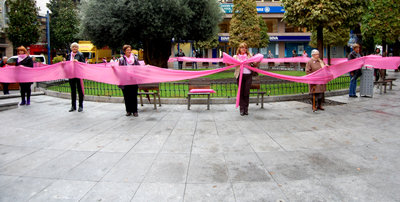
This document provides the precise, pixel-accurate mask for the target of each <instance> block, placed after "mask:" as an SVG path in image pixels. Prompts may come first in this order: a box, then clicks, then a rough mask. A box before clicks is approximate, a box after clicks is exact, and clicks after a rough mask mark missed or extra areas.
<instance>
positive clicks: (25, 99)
mask: <svg viewBox="0 0 400 202" xmlns="http://www.w3.org/2000/svg"><path fill="white" fill-rule="evenodd" d="M17 54H18V59H17V63H16V64H15V66H20V65H22V66H25V67H30V68H33V60H32V58H31V57H29V53H28V51H27V50H26V48H25V47H24V46H20V47H18V48H17ZM31 85H32V82H28V83H19V86H20V91H21V103H20V105H30V104H31Z"/></svg>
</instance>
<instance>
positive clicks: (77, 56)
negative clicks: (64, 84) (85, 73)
mask: <svg viewBox="0 0 400 202" xmlns="http://www.w3.org/2000/svg"><path fill="white" fill-rule="evenodd" d="M70 48H71V53H69V54H68V55H67V59H66V60H67V61H76V62H83V63H84V62H85V57H84V56H83V54H82V53H81V52H79V51H78V50H79V44H78V43H76V42H74V43H72V44H71V47H70ZM69 85H70V87H71V109H70V110H69V112H73V111H76V91H77V90H78V96H79V108H78V112H82V111H83V98H84V94H83V80H82V79H80V78H72V79H69Z"/></svg>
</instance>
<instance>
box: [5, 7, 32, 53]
mask: <svg viewBox="0 0 400 202" xmlns="http://www.w3.org/2000/svg"><path fill="white" fill-rule="evenodd" d="M7 6H8V8H9V12H8V17H9V20H10V22H9V23H8V28H7V29H6V33H7V36H8V38H9V39H10V41H11V42H12V43H13V45H14V47H18V46H25V47H27V46H30V45H31V44H34V43H36V42H37V41H38V40H39V37H40V23H39V21H38V18H37V16H38V9H37V8H36V5H35V1H34V0H13V1H7Z"/></svg>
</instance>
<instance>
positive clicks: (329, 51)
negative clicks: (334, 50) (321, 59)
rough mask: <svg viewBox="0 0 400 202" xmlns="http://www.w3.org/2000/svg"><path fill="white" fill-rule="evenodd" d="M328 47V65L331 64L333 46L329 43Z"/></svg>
mask: <svg viewBox="0 0 400 202" xmlns="http://www.w3.org/2000/svg"><path fill="white" fill-rule="evenodd" d="M326 48H327V49H328V53H327V55H328V65H331V46H330V45H328V46H327V47H326Z"/></svg>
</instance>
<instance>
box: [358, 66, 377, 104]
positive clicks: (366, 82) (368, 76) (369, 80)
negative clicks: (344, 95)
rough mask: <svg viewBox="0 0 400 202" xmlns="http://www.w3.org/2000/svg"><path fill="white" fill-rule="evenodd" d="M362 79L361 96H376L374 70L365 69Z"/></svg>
mask: <svg viewBox="0 0 400 202" xmlns="http://www.w3.org/2000/svg"><path fill="white" fill-rule="evenodd" d="M361 72H362V75H361V77H360V96H363V97H372V96H373V94H374V69H373V68H366V67H363V68H362V69H361Z"/></svg>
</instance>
